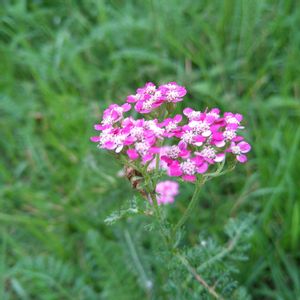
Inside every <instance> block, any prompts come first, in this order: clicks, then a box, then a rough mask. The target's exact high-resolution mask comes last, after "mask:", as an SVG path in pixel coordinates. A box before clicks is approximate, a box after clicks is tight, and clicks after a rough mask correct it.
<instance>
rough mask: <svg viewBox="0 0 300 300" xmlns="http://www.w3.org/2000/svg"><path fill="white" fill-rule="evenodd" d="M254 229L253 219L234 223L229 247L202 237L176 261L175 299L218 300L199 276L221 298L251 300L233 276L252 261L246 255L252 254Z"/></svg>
mask: <svg viewBox="0 0 300 300" xmlns="http://www.w3.org/2000/svg"><path fill="white" fill-rule="evenodd" d="M253 229H254V228H253V218H252V217H245V218H244V219H243V220H241V219H236V220H234V219H230V220H229V222H228V224H227V225H226V227H225V233H226V236H227V238H228V241H227V243H226V244H225V245H222V244H220V242H217V241H216V240H215V239H213V238H211V237H207V238H206V237H205V234H201V235H200V236H199V241H198V242H197V244H196V245H195V246H193V247H191V248H187V249H186V250H185V251H184V252H183V253H182V254H179V256H177V257H175V258H174V260H173V263H172V266H171V272H170V280H169V282H168V290H169V291H170V293H171V295H176V296H175V299H199V297H201V299H214V297H212V295H211V294H209V293H208V292H207V289H206V288H205V287H204V286H203V284H200V283H199V281H200V279H197V276H199V277H201V279H203V280H204V281H205V282H206V283H207V285H208V286H210V287H213V289H214V290H215V291H216V292H217V294H219V295H220V297H224V298H225V299H241V300H242V299H250V298H249V296H248V295H247V293H246V291H245V289H244V288H243V287H239V283H238V282H237V281H236V280H235V279H234V277H233V276H235V274H236V273H239V271H238V263H239V262H240V263H242V262H244V261H245V260H247V258H248V257H247V253H246V252H247V251H248V250H249V238H250V236H251V235H252V233H253V231H254V230H253ZM178 257H179V259H178ZM187 268H189V269H190V272H189V273H188V272H187ZM195 279H196V280H195ZM220 299H221V298H220ZM222 299H223V298H222Z"/></svg>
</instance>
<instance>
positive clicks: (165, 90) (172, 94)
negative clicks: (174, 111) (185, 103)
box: [159, 82, 186, 103]
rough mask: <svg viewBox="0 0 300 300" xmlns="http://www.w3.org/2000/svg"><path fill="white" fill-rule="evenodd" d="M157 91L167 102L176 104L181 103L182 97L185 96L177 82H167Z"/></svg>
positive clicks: (184, 90) (183, 90)
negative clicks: (159, 91)
mask: <svg viewBox="0 0 300 300" xmlns="http://www.w3.org/2000/svg"><path fill="white" fill-rule="evenodd" d="M159 89H160V90H161V92H162V94H163V96H164V99H165V101H167V102H173V103H176V102H179V101H182V100H183V97H184V96H185V95H186V89H185V87H183V86H180V85H178V84H177V82H169V83H167V84H164V85H161V86H160V87H159Z"/></svg>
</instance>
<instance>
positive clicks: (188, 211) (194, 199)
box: [174, 177, 206, 233]
mask: <svg viewBox="0 0 300 300" xmlns="http://www.w3.org/2000/svg"><path fill="white" fill-rule="evenodd" d="M205 181H206V179H205V178H204V177H202V179H201V180H199V181H197V182H196V186H195V190H194V194H193V196H192V199H191V202H190V203H189V205H188V207H187V209H186V211H185V212H184V214H183V216H182V217H181V219H180V220H179V221H178V223H177V224H176V225H175V227H174V233H176V231H177V230H178V229H179V228H180V227H181V226H182V225H184V223H185V222H186V220H187V219H188V218H189V216H190V215H191V213H192V212H193V210H194V208H195V206H196V204H197V201H198V196H199V193H200V190H201V187H202V185H203V184H204V182H205Z"/></svg>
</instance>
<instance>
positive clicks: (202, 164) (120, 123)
mask: <svg viewBox="0 0 300 300" xmlns="http://www.w3.org/2000/svg"><path fill="white" fill-rule="evenodd" d="M185 95H186V89H185V88H184V87H182V86H180V85H178V84H177V83H176V82H170V83H167V84H164V85H161V86H159V87H158V88H157V87H156V86H155V85H154V84H153V83H151V82H149V83H146V85H145V86H144V87H142V88H139V89H137V91H136V94H135V95H130V96H128V97H127V102H128V103H125V104H123V105H121V106H119V105H117V104H112V105H110V106H109V108H108V109H106V110H105V111H104V113H103V118H102V121H101V123H100V124H96V125H95V129H96V130H98V131H100V134H99V135H97V136H94V137H92V138H91V140H92V141H93V142H96V143H98V146H99V148H103V149H107V150H111V151H115V152H116V153H119V154H120V155H124V156H127V157H128V159H129V160H131V161H132V162H133V163H135V162H136V163H137V164H139V165H140V164H144V165H145V164H148V165H149V167H148V170H152V169H154V168H155V166H156V164H155V161H156V159H155V158H156V157H157V155H159V158H160V160H161V161H160V164H159V165H160V166H163V168H164V169H166V172H167V174H168V175H169V176H171V177H180V178H182V179H183V180H185V181H195V180H196V179H197V175H198V174H203V173H205V172H207V171H208V170H209V168H210V166H212V165H215V164H219V163H220V162H222V161H223V160H224V159H225V156H230V155H231V156H233V157H235V158H236V160H237V161H238V162H240V163H245V162H246V161H247V156H246V153H247V152H249V151H250V149H251V146H250V145H249V144H248V143H247V142H245V141H244V138H243V137H242V136H241V135H239V131H240V130H242V129H244V127H243V126H242V124H241V122H242V119H243V117H242V115H240V114H234V113H231V112H226V113H224V114H223V115H222V114H221V113H220V110H219V109H217V108H213V109H211V110H208V109H206V110H204V111H196V110H193V109H192V108H185V109H184V110H183V113H182V114H177V115H175V116H173V117H171V116H168V115H167V116H166V117H165V118H162V119H158V118H157V117H153V113H152V112H153V110H156V114H155V116H159V115H164V113H165V112H168V110H167V109H166V107H164V105H166V104H168V103H176V102H178V101H182V100H183V97H184V96H185ZM130 103H135V106H134V110H135V111H136V112H138V113H141V114H149V115H148V116H149V117H148V118H147V119H145V118H137V119H134V118H133V117H132V116H128V117H125V116H124V114H125V113H126V112H128V111H130V110H131V109H132V107H131V104H130ZM154 113H155V112H154Z"/></svg>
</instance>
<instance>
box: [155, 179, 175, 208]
mask: <svg viewBox="0 0 300 300" xmlns="http://www.w3.org/2000/svg"><path fill="white" fill-rule="evenodd" d="M155 191H156V193H157V203H158V204H159V205H161V204H168V203H173V202H174V200H175V196H177V195H178V194H179V184H178V183H177V182H176V181H170V180H166V181H162V182H159V183H158V184H157V185H156V189H155Z"/></svg>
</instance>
